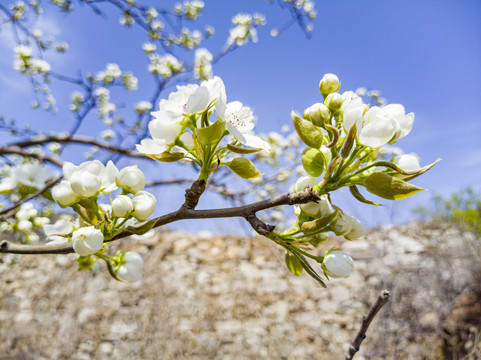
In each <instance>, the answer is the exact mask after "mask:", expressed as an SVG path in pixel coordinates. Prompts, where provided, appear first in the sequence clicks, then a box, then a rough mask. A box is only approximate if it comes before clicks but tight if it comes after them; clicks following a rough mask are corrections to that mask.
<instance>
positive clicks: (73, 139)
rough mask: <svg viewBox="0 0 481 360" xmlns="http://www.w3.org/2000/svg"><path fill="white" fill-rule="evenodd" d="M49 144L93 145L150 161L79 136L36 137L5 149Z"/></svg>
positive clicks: (127, 151)
mask: <svg viewBox="0 0 481 360" xmlns="http://www.w3.org/2000/svg"><path fill="white" fill-rule="evenodd" d="M50 142H58V143H78V144H86V145H93V146H98V147H99V148H102V149H106V150H109V151H112V152H115V153H119V154H122V155H126V156H130V157H138V158H142V159H147V160H152V159H151V158H149V157H148V156H145V155H144V154H140V153H138V152H136V151H133V150H129V149H123V148H120V147H118V146H115V145H111V144H109V143H107V142H104V141H98V140H96V139H94V138H90V137H85V136H79V135H49V136H41V137H36V138H35V139H30V140H26V141H20V142H17V143H13V144H10V145H7V146H6V147H12V146H16V147H20V148H24V147H29V146H34V145H42V144H46V143H50Z"/></svg>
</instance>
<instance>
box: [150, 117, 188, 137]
mask: <svg viewBox="0 0 481 360" xmlns="http://www.w3.org/2000/svg"><path fill="white" fill-rule="evenodd" d="M165 114H167V113H165ZM181 129H182V127H181V125H180V124H179V123H177V122H173V121H170V120H167V119H165V120H164V119H154V120H152V121H151V122H150V123H149V131H150V134H151V135H152V138H153V139H155V140H161V141H165V142H166V143H167V144H171V143H173V142H174V140H175V138H176V137H177V136H178V135H179V133H180V131H181Z"/></svg>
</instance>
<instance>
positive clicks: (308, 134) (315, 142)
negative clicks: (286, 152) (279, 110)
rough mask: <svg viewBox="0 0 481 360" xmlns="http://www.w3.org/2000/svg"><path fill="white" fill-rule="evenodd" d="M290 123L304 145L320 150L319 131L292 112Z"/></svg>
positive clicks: (320, 132) (320, 134)
mask: <svg viewBox="0 0 481 360" xmlns="http://www.w3.org/2000/svg"><path fill="white" fill-rule="evenodd" d="M292 123H293V124H294V128H295V129H296V131H297V134H298V135H299V137H300V138H301V140H302V141H303V142H304V144H306V145H307V146H310V147H312V148H315V149H320V148H321V145H322V140H323V135H322V131H321V129H319V128H318V127H317V126H315V125H314V124H313V123H311V122H310V121H307V120H304V119H302V118H301V117H299V116H298V115H296V114H295V113H294V112H293V113H292Z"/></svg>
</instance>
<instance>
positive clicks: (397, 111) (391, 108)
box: [382, 104, 405, 118]
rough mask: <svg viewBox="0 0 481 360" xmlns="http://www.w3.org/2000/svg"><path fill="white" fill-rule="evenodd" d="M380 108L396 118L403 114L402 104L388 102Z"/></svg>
mask: <svg viewBox="0 0 481 360" xmlns="http://www.w3.org/2000/svg"><path fill="white" fill-rule="evenodd" d="M382 109H383V110H384V111H385V112H387V113H388V114H389V116H392V117H393V118H398V117H400V116H403V115H404V113H405V112H404V106H402V105H401V104H389V105H386V106H383V107H382Z"/></svg>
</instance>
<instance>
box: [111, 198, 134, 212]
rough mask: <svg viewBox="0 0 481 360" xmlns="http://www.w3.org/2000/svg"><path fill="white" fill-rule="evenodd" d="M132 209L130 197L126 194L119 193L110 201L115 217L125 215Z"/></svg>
mask: <svg viewBox="0 0 481 360" xmlns="http://www.w3.org/2000/svg"><path fill="white" fill-rule="evenodd" d="M133 209H134V204H133V202H132V199H131V198H129V197H128V196H127V195H119V196H117V197H116V198H115V199H114V200H113V201H112V214H113V215H114V216H116V217H126V216H127V215H128V214H129V213H130V212H131V211H132V210H133Z"/></svg>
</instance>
